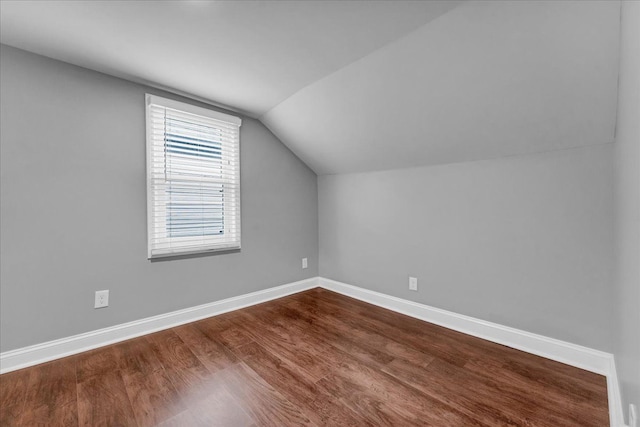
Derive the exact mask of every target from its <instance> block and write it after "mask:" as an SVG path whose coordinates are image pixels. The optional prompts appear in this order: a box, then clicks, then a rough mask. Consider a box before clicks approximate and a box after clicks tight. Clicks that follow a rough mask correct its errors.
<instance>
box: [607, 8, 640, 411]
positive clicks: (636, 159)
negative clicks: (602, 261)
mask: <svg viewBox="0 0 640 427" xmlns="http://www.w3.org/2000/svg"><path fill="white" fill-rule="evenodd" d="M621 34H622V36H621V46H620V47H621V49H620V94H619V97H618V123H617V128H616V142H615V144H614V162H615V163H614V170H615V175H614V176H615V178H614V183H615V187H614V188H615V220H614V224H615V226H614V236H615V280H614V284H615V286H614V311H613V318H614V322H613V331H614V332H613V337H614V348H613V350H614V355H615V358H616V365H617V366H616V367H617V371H618V380H619V382H620V386H621V389H622V390H621V391H622V401H623V409H624V412H625V415H626V413H627V408H628V405H629V404H630V403H635V404H636V405H637V406H638V407H639V408H640V2H624V4H623V7H622V32H621ZM627 421H628V419H627Z"/></svg>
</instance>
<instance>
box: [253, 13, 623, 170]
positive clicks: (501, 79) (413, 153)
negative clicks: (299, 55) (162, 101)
mask: <svg viewBox="0 0 640 427" xmlns="http://www.w3.org/2000/svg"><path fill="white" fill-rule="evenodd" d="M619 29H620V2H618V1H611V0H605V1H538V0H531V1H526V0H524V1H501V0H499V1H470V2H466V3H464V4H463V5H461V6H458V7H456V8H455V9H453V10H451V11H449V12H448V13H446V14H444V15H442V16H440V17H438V18H437V19H434V20H433V21H431V22H429V23H428V24H426V25H424V26H422V27H420V28H419V29H418V30H416V31H414V32H413V33H411V34H408V35H407V36H405V37H403V38H401V39H398V40H397V41H395V42H393V43H390V44H388V45H386V46H384V47H383V48H381V49H378V50H376V51H375V52H373V53H371V54H369V55H367V56H365V57H364V58H362V59H361V60H359V61H356V62H354V63H352V64H350V65H348V66H346V67H344V68H342V69H340V70H338V71H336V72H335V73H333V74H331V75H329V76H327V77H325V78H324V79H321V80H319V81H317V82H316V83H314V84H312V85H309V86H307V87H305V88H304V89H302V90H300V91H299V92H298V93H296V94H295V95H293V96H291V97H289V98H288V99H286V100H285V101H283V102H282V103H281V104H279V105H278V106H277V107H275V108H273V109H272V110H271V111H269V112H268V113H266V114H265V115H264V116H263V117H262V118H261V120H262V122H263V123H265V124H266V125H267V127H269V129H271V130H272V131H273V132H274V134H275V135H277V136H278V137H279V138H280V140H282V141H283V142H284V143H285V144H287V146H289V147H290V148H291V149H292V150H293V152H294V153H296V154H297V155H298V156H299V157H300V158H301V159H302V160H304V161H305V162H306V163H307V164H308V165H309V166H311V168H312V169H313V170H315V171H316V172H317V173H318V174H320V175H322V174H337V173H351V172H365V171H374V170H386V169H396V168H404V167H409V166H424V165H433V164H444V163H452V162H462V161H470V160H481V159H489V158H496V157H503V156H507V155H517V154H529V153H535V152H543V151H547V150H552V149H561V148H569V147H575V146H588V145H594V144H602V143H611V142H613V138H614V126H615V111H616V95H617V83H618V43H619Z"/></svg>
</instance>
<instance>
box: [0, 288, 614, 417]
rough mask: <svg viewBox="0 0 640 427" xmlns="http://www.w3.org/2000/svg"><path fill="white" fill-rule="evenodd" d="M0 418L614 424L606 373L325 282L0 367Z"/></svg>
mask: <svg viewBox="0 0 640 427" xmlns="http://www.w3.org/2000/svg"><path fill="white" fill-rule="evenodd" d="M0 403H1V414H0V425H2V426H14V425H15V426H32V425H64V426H73V425H83V426H97V425H105V426H152V425H161V426H199V425H202V426H234V427H235V426H285V425H317V426H319V425H335V426H368V425H369V426H379V425H393V426H409V425H422V426H424V425H429V426H456V427H457V426H550V427H562V426H581V427H584V426H598V427H600V426H606V425H608V410H607V389H606V380H605V378H604V377H602V376H600V375H596V374H593V373H590V372H586V371H583V370H580V369H577V368H573V367H570V366H567V365H563V364H561V363H557V362H553V361H550V360H547V359H543V358H540V357H537V356H533V355H530V354H527V353H523V352H521V351H517V350H513V349H511V348H508V347H504V346H501V345H498V344H493V343H490V342H488V341H484V340H481V339H478V338H474V337H471V336H468V335H464V334H461V333H458V332H454V331H451V330H448V329H445V328H442V327H439V326H435V325H432V324H429V323H425V322H422V321H419V320H416V319H413V318H410V317H407V316H403V315H400V314H397V313H394V312H391V311H388V310H384V309H381V308H379V307H375V306H372V305H369V304H366V303H363V302H360V301H358V300H354V299H351V298H348V297H345V296H342V295H339V294H336V293H333V292H330V291H327V290H323V289H320V288H317V289H312V290H310V291H306V292H302V293H299V294H295V295H292V296H289V297H286V298H282V299H279V300H275V301H271V302H267V303H264V304H260V305H257V306H253V307H249V308H246V309H243V310H239V311H235V312H231V313H227V314H223V315H220V316H216V317H212V318H209V319H205V320H202V321H199V322H195V323H190V324H187V325H183V326H180V327H176V328H173V329H169V330H165V331H162V332H158V333H155V334H151V335H147V336H144V337H140V338H135V339H132V340H129V341H125V342H122V343H118V344H115V345H111V346H108V347H103V348H100V349H97V350H93V351H90V352H87V353H82V354H79V355H76V356H71V357H67V358H64V359H60V360H56V361H54V362H50V363H45V364H42V365H38V366H34V367H31V368H27V369H23V370H20V371H15V372H10V373H7V374H4V375H2V376H0Z"/></svg>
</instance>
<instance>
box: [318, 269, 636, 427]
mask: <svg viewBox="0 0 640 427" xmlns="http://www.w3.org/2000/svg"><path fill="white" fill-rule="evenodd" d="M319 281H320V283H319V285H320V287H322V288H325V289H328V290H330V291H334V292H337V293H340V294H343V295H346V296H350V297H352V298H355V299H358V300H360V301H364V302H367V303H369V304H373V305H377V306H379V307H383V308H386V309H388V310H392V311H395V312H398V313H402V314H405V315H407V316H411V317H414V318H416V319H420V320H424V321H426V322H429V323H434V324H436V325H440V326H444V327H445V328H448V329H453V330H455V331H458V332H462V333H465V334H468V335H472V336H474V337H478V338H482V339H485V340H487V341H491V342H495V343H498V344H502V345H506V346H507V347H511V348H515V349H518V350H522V351H526V352H527V353H531V354H535V355H538V356H542V357H545V358H547V359H551V360H555V361H557V362H561V363H565V364H567V365H571V366H575V367H577V368H581V369H585V370H587V371H590V372H595V373H597V374H601V375H604V376H606V377H607V389H608V397H609V418H610V423H611V426H615V427H624V418H623V417H622V414H623V412H622V401H621V399H620V389H619V386H618V377H617V373H616V369H615V361H614V358H613V354H611V353H605V352H603V351H599V350H594V349H591V348H588V347H583V346H580V345H576V344H571V343H568V342H565V341H560V340H557V339H555V338H549V337H545V336H543V335H537V334H533V333H531V332H526V331H522V330H519V329H515V328H511V327H508V326H503V325H499V324H497V323H492V322H487V321H485V320H480V319H476V318H473V317H469V316H465V315H462V314H458V313H453V312H451V311H447V310H442V309H439V308H435V307H430V306H428V305H425V304H420V303H417V302H413V301H409V300H405V299H402V298H397V297H393V296H390V295H386V294H382V293H379V292H374V291H370V290H368V289H363V288H359V287H357V286H352V285H348V284H346V283H341V282H338V281H335V280H331V279H325V278H322V277H320V278H319Z"/></svg>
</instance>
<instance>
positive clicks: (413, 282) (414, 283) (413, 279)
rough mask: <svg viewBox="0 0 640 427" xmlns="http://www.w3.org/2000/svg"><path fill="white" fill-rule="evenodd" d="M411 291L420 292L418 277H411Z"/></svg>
mask: <svg viewBox="0 0 640 427" xmlns="http://www.w3.org/2000/svg"><path fill="white" fill-rule="evenodd" d="M409 290H410V291H417V290H418V278H417V277H409Z"/></svg>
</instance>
